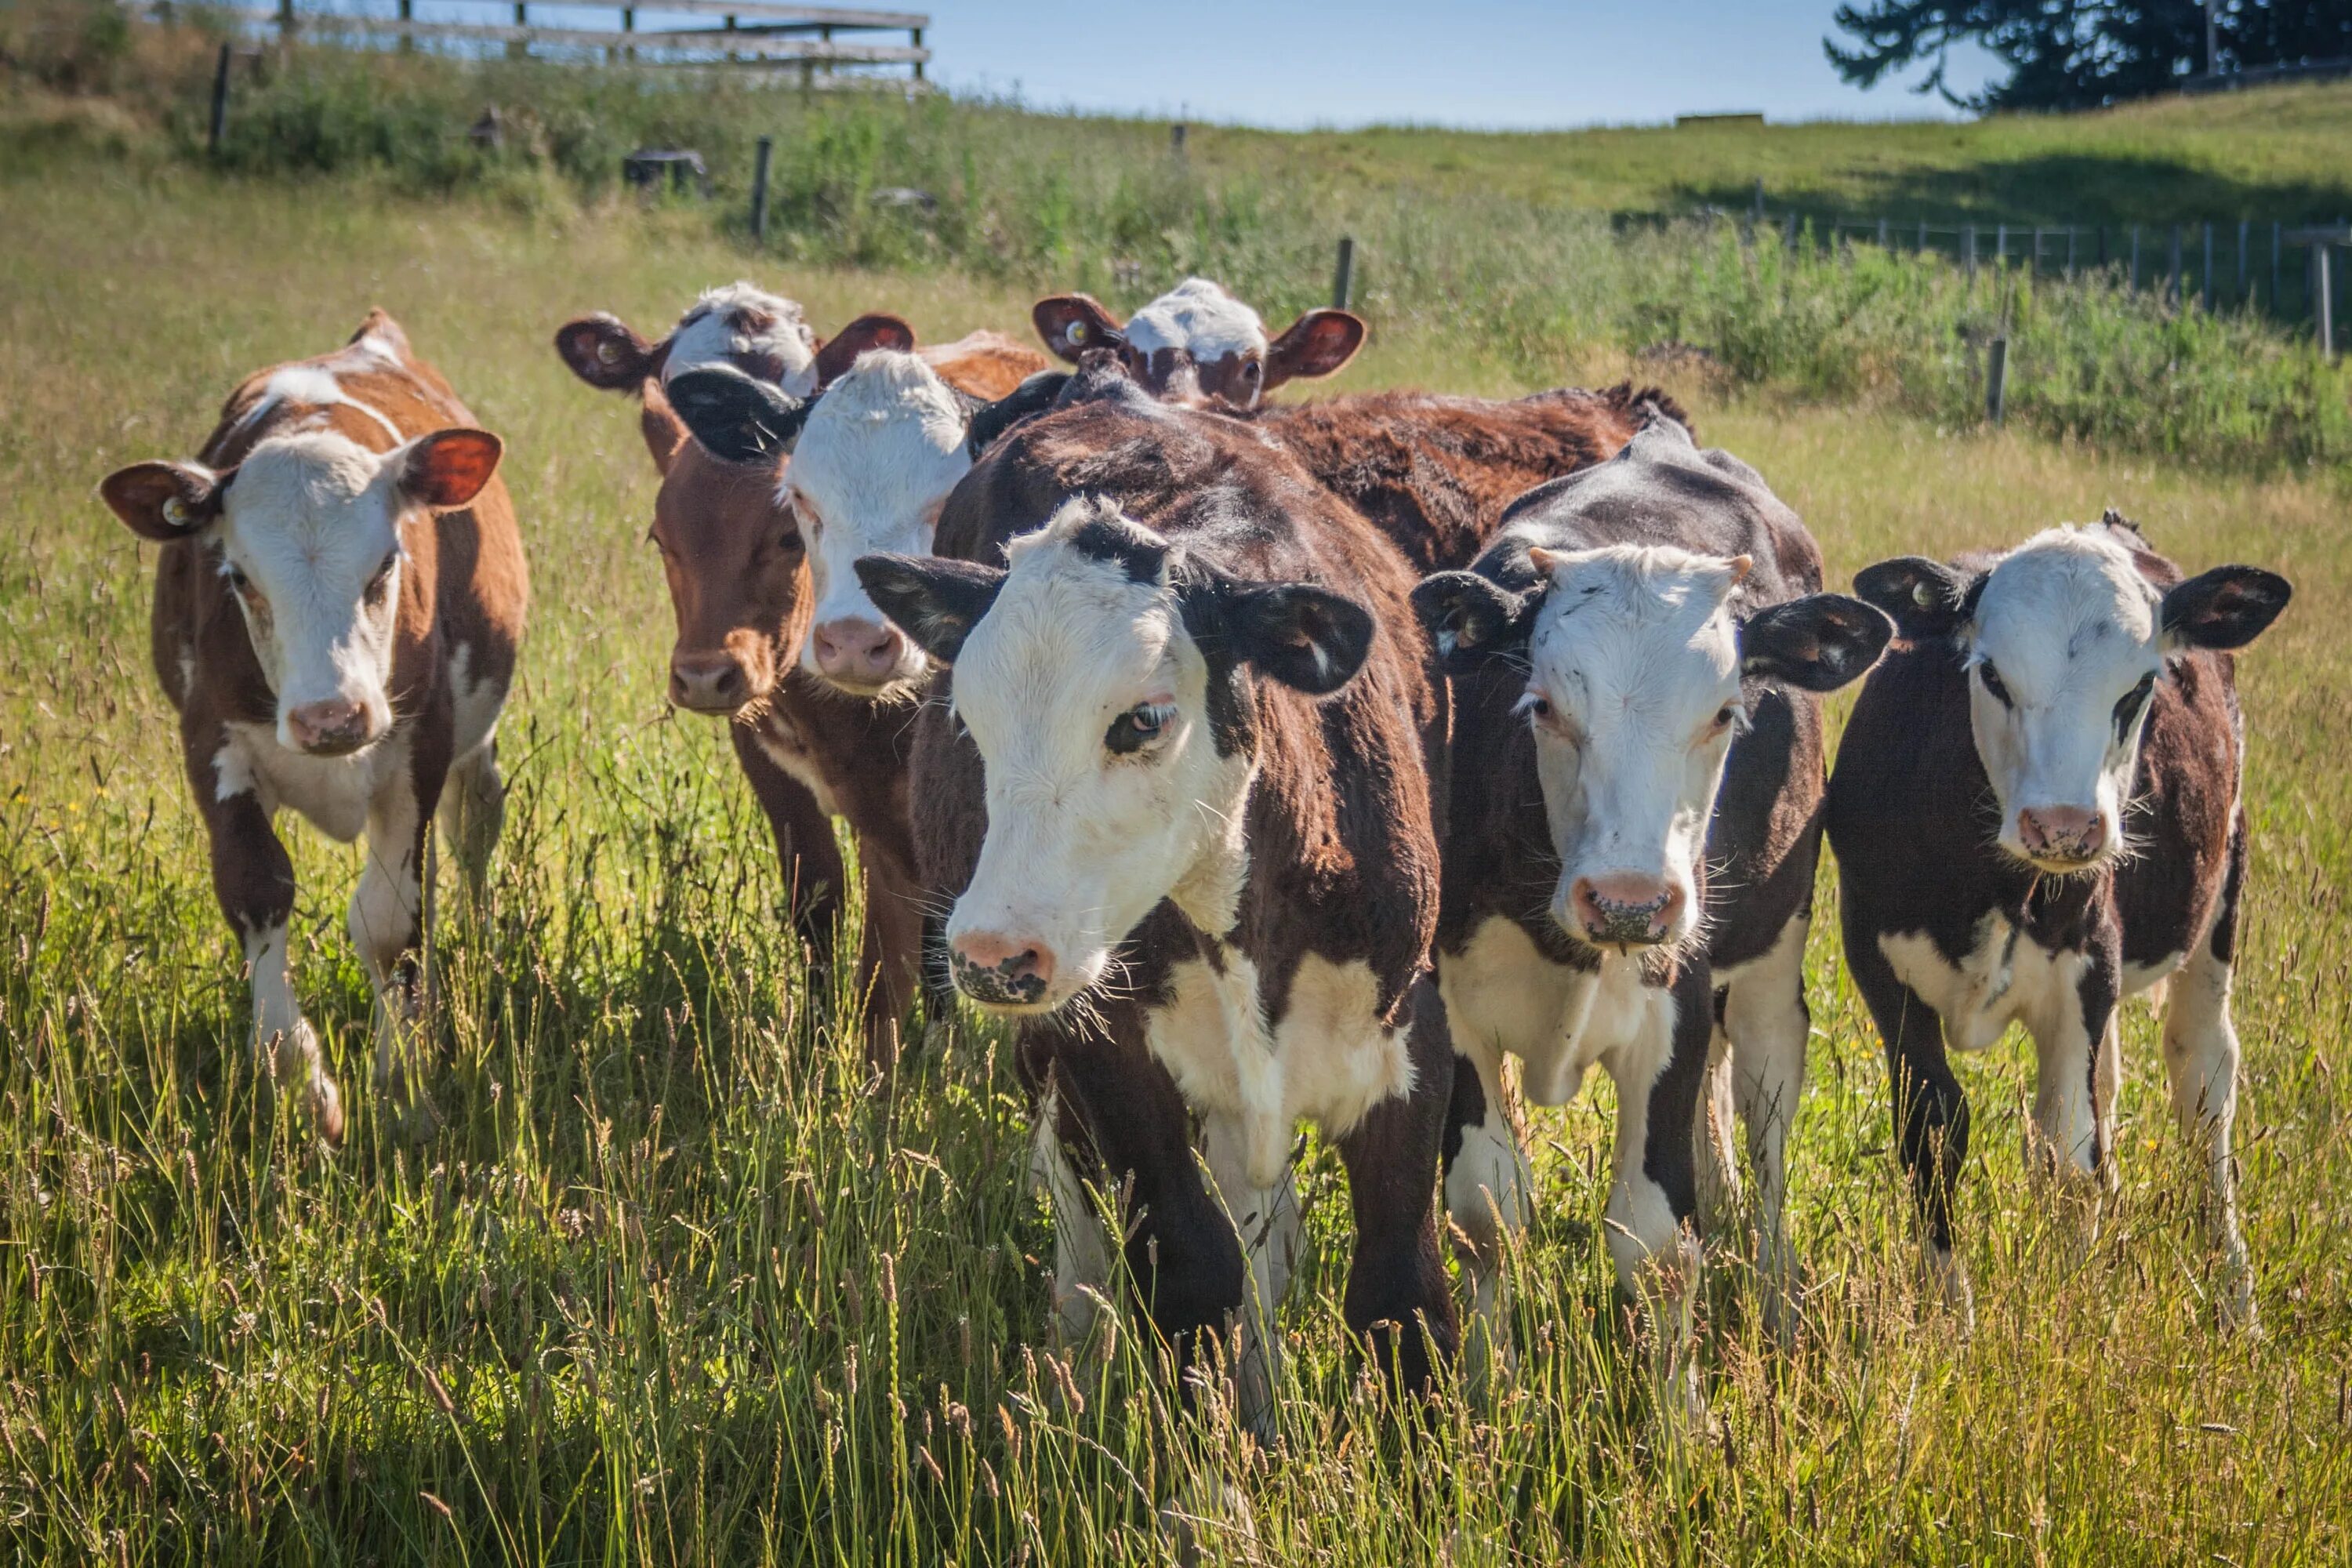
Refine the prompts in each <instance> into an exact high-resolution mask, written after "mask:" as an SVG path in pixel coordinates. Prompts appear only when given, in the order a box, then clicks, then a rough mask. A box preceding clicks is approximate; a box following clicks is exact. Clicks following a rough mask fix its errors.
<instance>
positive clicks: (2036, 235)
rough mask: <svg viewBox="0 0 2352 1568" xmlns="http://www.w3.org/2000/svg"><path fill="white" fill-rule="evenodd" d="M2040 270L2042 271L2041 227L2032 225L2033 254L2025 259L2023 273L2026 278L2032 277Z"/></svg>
mask: <svg viewBox="0 0 2352 1568" xmlns="http://www.w3.org/2000/svg"><path fill="white" fill-rule="evenodd" d="M2041 270H2042V226H2041V225H2040V224H2036V225H2034V226H2033V254H2032V256H2030V257H2028V258H2026V261H2025V271H2026V275H2027V276H2028V277H2032V275H2033V274H2034V273H2037V272H2039V271H2041Z"/></svg>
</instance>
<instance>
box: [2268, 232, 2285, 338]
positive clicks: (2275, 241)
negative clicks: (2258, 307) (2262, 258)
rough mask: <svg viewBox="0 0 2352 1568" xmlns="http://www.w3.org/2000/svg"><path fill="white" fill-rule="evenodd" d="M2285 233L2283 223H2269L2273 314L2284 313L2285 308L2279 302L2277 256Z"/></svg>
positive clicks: (2280, 251)
mask: <svg viewBox="0 0 2352 1568" xmlns="http://www.w3.org/2000/svg"><path fill="white" fill-rule="evenodd" d="M2285 234H2286V225H2284V224H2283V223H2274V224H2273V225H2271V314H2272V315H2273V316H2284V315H2285V314H2286V310H2285V309H2284V307H2283V306H2281V305H2280V304H2279V281H2280V277H2279V257H2280V254H2281V253H2282V252H2283V251H2284V249H2285V246H2284V244H2283V243H2282V241H2283V240H2284V237H2285Z"/></svg>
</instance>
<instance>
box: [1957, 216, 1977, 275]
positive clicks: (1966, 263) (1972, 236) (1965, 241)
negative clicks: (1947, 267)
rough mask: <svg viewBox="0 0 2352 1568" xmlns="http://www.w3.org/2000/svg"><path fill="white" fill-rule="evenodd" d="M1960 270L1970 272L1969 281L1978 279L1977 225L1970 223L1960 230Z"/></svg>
mask: <svg viewBox="0 0 2352 1568" xmlns="http://www.w3.org/2000/svg"><path fill="white" fill-rule="evenodd" d="M1960 270H1961V271H1963V272H1965V273H1967V274H1968V279H1969V285H1970V286H1971V287H1974V286H1975V283H1976V280H1977V226H1976V225H1974V224H1969V225H1968V226H1966V227H1964V228H1962V229H1961V230H1960Z"/></svg>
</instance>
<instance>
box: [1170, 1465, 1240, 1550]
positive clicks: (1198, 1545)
mask: <svg viewBox="0 0 2352 1568" xmlns="http://www.w3.org/2000/svg"><path fill="white" fill-rule="evenodd" d="M1160 1532H1161V1533H1162V1534H1164V1535H1166V1536H1167V1537H1168V1543H1169V1545H1170V1547H1171V1549H1173V1551H1174V1552H1175V1554H1176V1561H1177V1562H1179V1563H1183V1564H1184V1565H1185V1568H1193V1564H1195V1563H1213V1562H1216V1561H1219V1560H1220V1559H1225V1558H1233V1557H1241V1556H1247V1555H1254V1554H1255V1553H1254V1551H1253V1549H1254V1548H1255V1546H1256V1545H1257V1516H1256V1515H1255V1514H1254V1513H1252V1512H1251V1511H1250V1501H1249V1499H1248V1498H1247V1497H1245V1496H1244V1495H1243V1494H1242V1490H1241V1489H1240V1488H1239V1487H1236V1486H1234V1485H1233V1484H1232V1483H1230V1482H1227V1481H1219V1480H1196V1481H1194V1482H1192V1484H1191V1485H1189V1486H1187V1487H1186V1488H1185V1489H1183V1490H1182V1491H1181V1493H1179V1494H1178V1495H1177V1496H1175V1497H1174V1498H1171V1499H1170V1500H1168V1501H1167V1502H1164V1503H1162V1504H1160Z"/></svg>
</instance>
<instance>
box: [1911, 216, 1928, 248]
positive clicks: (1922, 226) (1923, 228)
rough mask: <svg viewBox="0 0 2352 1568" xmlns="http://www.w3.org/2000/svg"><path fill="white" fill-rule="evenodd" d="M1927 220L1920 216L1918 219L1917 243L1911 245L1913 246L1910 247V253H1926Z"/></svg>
mask: <svg viewBox="0 0 2352 1568" xmlns="http://www.w3.org/2000/svg"><path fill="white" fill-rule="evenodd" d="M1911 253H1912V254H1913V255H1914V256H1924V255H1926V254H1927V219H1926V218H1921V219H1920V220H1919V243H1918V244H1917V245H1916V246H1913V247H1911Z"/></svg>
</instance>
